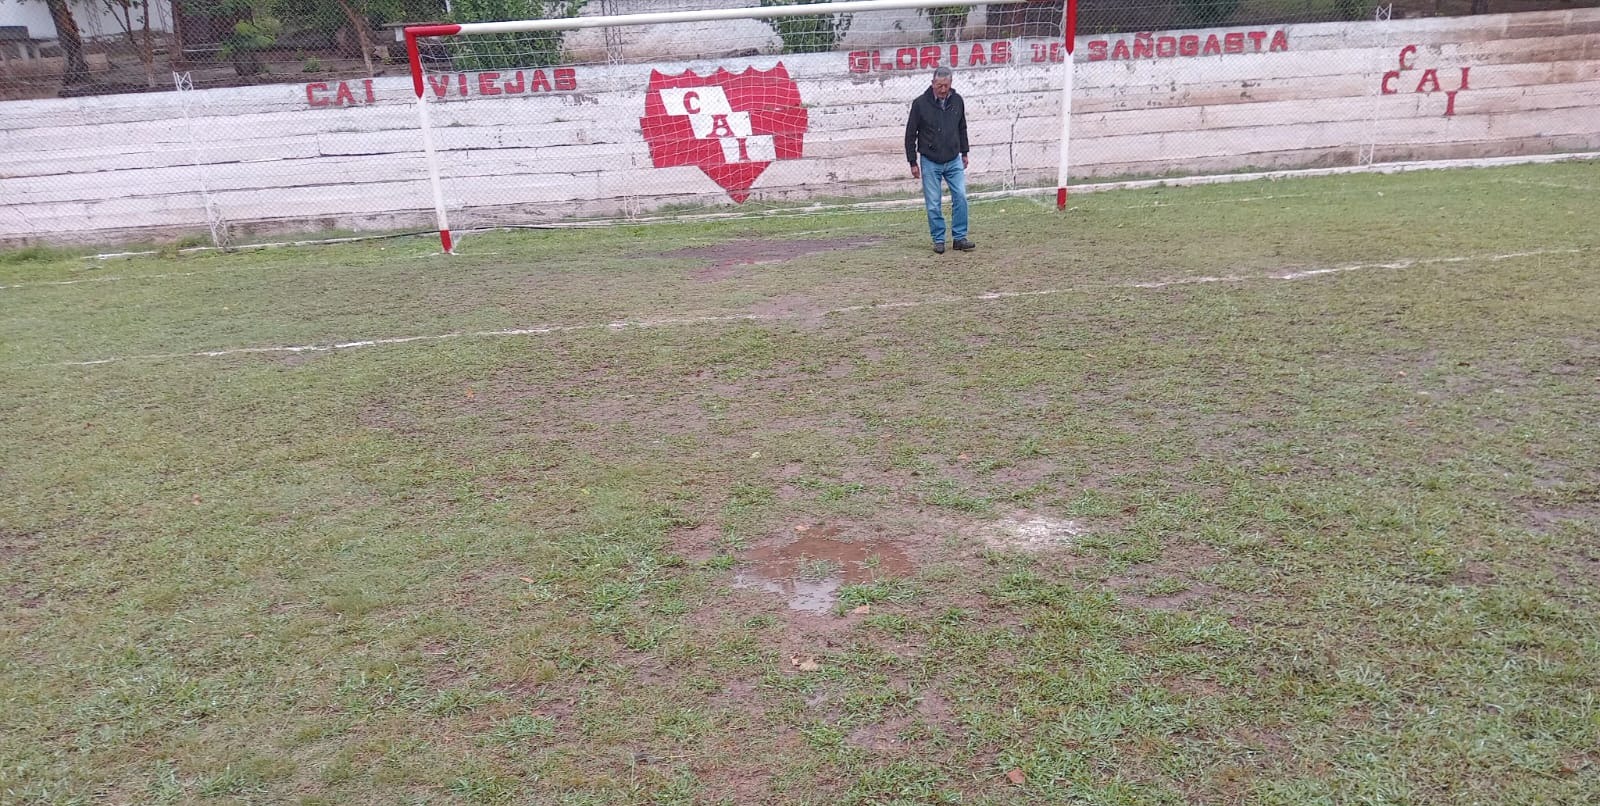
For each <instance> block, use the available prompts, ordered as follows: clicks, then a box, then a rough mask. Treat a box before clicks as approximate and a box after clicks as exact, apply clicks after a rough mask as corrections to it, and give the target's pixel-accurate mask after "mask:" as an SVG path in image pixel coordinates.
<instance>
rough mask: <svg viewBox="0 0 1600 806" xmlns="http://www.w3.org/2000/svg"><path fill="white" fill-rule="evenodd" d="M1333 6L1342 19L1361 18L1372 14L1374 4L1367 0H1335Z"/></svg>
mask: <svg viewBox="0 0 1600 806" xmlns="http://www.w3.org/2000/svg"><path fill="white" fill-rule="evenodd" d="M1333 8H1334V10H1335V11H1337V12H1338V14H1339V19H1341V20H1359V19H1362V18H1365V17H1369V16H1370V13H1369V11H1370V9H1371V8H1372V6H1370V5H1369V4H1367V3H1366V2H1365V0H1333Z"/></svg>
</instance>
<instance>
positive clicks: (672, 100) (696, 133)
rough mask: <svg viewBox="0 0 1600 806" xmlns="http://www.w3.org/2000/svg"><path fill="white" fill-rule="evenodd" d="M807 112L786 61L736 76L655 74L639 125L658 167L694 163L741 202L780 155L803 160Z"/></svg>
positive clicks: (720, 72) (721, 72)
mask: <svg viewBox="0 0 1600 806" xmlns="http://www.w3.org/2000/svg"><path fill="white" fill-rule="evenodd" d="M807 121H808V117H807V115H806V110H805V109H803V108H801V106H800V89H799V88H798V87H796V86H795V83H794V79H792V78H790V77H789V71H788V70H785V69H784V67H783V63H782V62H779V63H778V65H777V66H775V67H773V68H772V69H771V70H757V69H755V68H753V67H750V68H746V69H745V71H744V72H743V73H739V74H737V75H735V74H733V73H730V72H728V71H727V70H725V69H722V68H718V69H717V72H715V73H712V74H711V75H709V76H697V75H695V74H694V71H692V70H685V71H684V72H683V73H681V74H679V75H675V76H669V75H665V74H663V73H660V72H657V71H655V70H651V71H650V90H649V92H648V93H646V95H645V101H644V117H642V118H640V119H639V128H640V130H641V131H643V132H644V139H645V142H646V143H648V144H649V145H650V159H651V161H652V162H654V163H655V166H656V167H657V168H670V167H674V166H678V165H693V166H695V167H698V168H699V169H700V170H702V171H705V173H706V176H709V177H711V181H713V182H716V183H717V184H718V185H721V186H722V188H723V190H726V191H728V195H729V196H730V197H732V198H733V200H734V201H736V202H741V203H742V202H743V201H744V200H745V199H747V198H749V197H750V187H751V186H752V185H754V184H755V182H756V178H757V177H759V176H761V173H762V172H763V171H765V170H766V169H767V166H768V165H771V164H772V162H773V161H774V160H792V159H799V158H800V152H801V150H802V149H803V148H804V145H805V134H806V127H807Z"/></svg>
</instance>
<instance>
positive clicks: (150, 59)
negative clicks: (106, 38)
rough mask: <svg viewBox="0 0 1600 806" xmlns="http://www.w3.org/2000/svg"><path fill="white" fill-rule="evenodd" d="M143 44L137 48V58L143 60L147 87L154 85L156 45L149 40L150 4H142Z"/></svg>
mask: <svg viewBox="0 0 1600 806" xmlns="http://www.w3.org/2000/svg"><path fill="white" fill-rule="evenodd" d="M143 33H144V43H143V47H140V48H139V57H140V58H142V59H144V80H145V82H146V83H147V85H148V86H150V87H154V86H155V85H156V45H155V42H154V41H153V40H151V38H150V4H149V3H148V2H146V3H145V4H144V30H143Z"/></svg>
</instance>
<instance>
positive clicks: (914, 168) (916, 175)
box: [911, 162, 922, 179]
mask: <svg viewBox="0 0 1600 806" xmlns="http://www.w3.org/2000/svg"><path fill="white" fill-rule="evenodd" d="M911 178H912V179H921V178H922V166H921V165H918V164H916V163H915V162H913V163H911Z"/></svg>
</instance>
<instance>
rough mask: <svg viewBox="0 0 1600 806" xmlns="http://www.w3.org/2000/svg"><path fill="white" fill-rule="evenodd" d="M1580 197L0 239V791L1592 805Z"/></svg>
mask: <svg viewBox="0 0 1600 806" xmlns="http://www.w3.org/2000/svg"><path fill="white" fill-rule="evenodd" d="M1597 188H1600V166H1597V165H1593V164H1571V165H1562V166H1542V167H1527V168H1517V169H1497V170H1487V171H1471V172H1451V173H1428V174H1412V175H1407V176H1396V177H1383V176H1360V177H1346V178H1335V179H1321V180H1304V181H1294V182H1279V183H1258V184H1249V185H1233V186H1226V187H1214V188H1194V189H1181V190H1175V189H1172V190H1159V191H1145V192H1130V193H1116V194H1104V195H1095V196H1087V197H1083V198H1081V199H1079V200H1078V201H1077V202H1076V207H1075V209H1074V210H1072V211H1071V213H1070V214H1069V215H1067V216H1065V217H1060V216H1057V215H1055V214H1054V213H1053V212H1051V211H1049V210H1048V209H1046V208H1045V207H1044V206H1041V205H1039V204H1035V203H1032V202H1026V201H1008V202H1004V203H987V204H982V205H978V206H976V207H975V222H976V227H975V231H974V237H975V238H977V239H978V240H979V249H978V251H976V252H974V253H972V254H964V255H945V256H943V257H937V256H934V255H933V254H932V253H931V252H930V251H928V249H927V248H926V244H924V243H923V240H924V239H925V235H924V234H922V230H921V223H920V222H919V221H918V215H917V214H916V213H914V212H906V213H900V212H896V213H886V214H879V215H872V216H867V215H839V216H830V217H819V218H804V219H792V220H770V221H759V222H739V223H727V224H717V225H693V226H688V225H684V226H677V225H662V226H650V227H638V228H619V229H614V230H606V231H583V232H564V233H548V232H544V233H535V234H508V235H484V236H479V237H475V238H470V239H468V240H467V241H466V242H465V244H464V245H463V247H462V254H460V255H458V256H454V257H445V256H440V255H436V254H433V253H432V250H433V246H432V245H431V244H430V243H429V242H427V241H426V240H422V239H418V240H414V241H407V240H396V241H387V242H380V243H378V244H361V245H344V246H331V247H319V248H313V249H293V250H277V251H266V252H259V253H251V254H240V255H221V254H201V255H193V256H186V257H183V258H181V259H157V258H133V259H127V260H118V261H109V262H91V261H87V260H84V259H83V258H80V257H74V256H70V255H65V254H59V253H46V252H32V253H29V255H28V256H24V257H8V258H5V259H0V285H5V286H7V288H5V289H3V290H0V310H3V311H4V316H3V317H0V385H3V388H4V389H5V393H4V394H3V395H0V406H3V413H4V415H5V421H6V423H7V428H6V429H4V430H3V431H0V454H3V455H4V456H5V457H6V461H5V464H4V467H3V469H0V492H3V493H4V495H0V560H3V561H4V562H3V563H0V596H3V599H0V606H3V608H4V611H3V614H0V616H3V617H0V701H3V704H4V710H5V713H6V723H7V730H6V731H5V732H3V733H0V801H4V802H8V803H9V802H18V803H22V802H46V803H74V802H81V803H89V802H138V803H187V802H207V801H216V802H232V801H239V800H244V801H259V802H302V803H375V804H376V803H397V802H402V803H403V802H433V803H515V802H539V803H572V804H579V803H608V804H610V803H647V802H650V803H741V804H742V803H755V802H777V801H782V802H793V803H860V804H867V803H894V802H898V803H938V802H957V801H959V802H963V803H980V804H981V803H1060V802H1086V803H1103V804H1146V803H1151V804H1153V803H1175V802H1194V803H1201V802H1204V803H1221V802H1229V803H1232V802H1249V803H1282V804H1315V803H1330V804H1331V803H1357V802H1371V803H1377V802H1388V803H1434V804H1455V803H1469V802H1480V803H1529V804H1533V803H1541V804H1542V803H1580V802H1584V801H1585V800H1587V799H1589V798H1590V794H1591V793H1593V792H1595V791H1600V755H1597V754H1596V752H1595V750H1594V748H1595V747H1597V746H1600V703H1597V700H1596V697H1595V694H1594V686H1593V681H1595V680H1596V679H1600V630H1597V627H1596V623H1597V620H1596V615H1597V614H1596V605H1597V601H1600V486H1597V483H1596V479H1597V478H1600V459H1597V457H1600V445H1597V444H1596V442H1597V439H1596V436H1597V431H1596V427H1595V423H1596V422H1600V337H1597V336H1596V334H1600V278H1597V276H1596V274H1595V272H1594V271H1593V265H1594V261H1595V256H1596V254H1597V252H1600V231H1597V230H1596V229H1595V228H1594V226H1593V222H1594V221H1596V220H1600V194H1597V193H1595V192H1594V191H1595V190H1596V189H1597ZM885 235H887V237H883V236H885ZM759 240H765V241H785V240H793V241H802V242H805V243H807V244H815V243H816V242H818V241H830V240H832V241H850V242H853V243H856V244H857V245H856V246H854V247H852V248H850V249H846V250H818V249H812V248H806V249H797V250H796V253H795V254H794V255H793V256H792V257H791V258H789V259H787V260H778V262H768V261H771V260H774V259H775V258H773V256H772V252H773V250H772V249H769V248H766V247H763V248H759V249H757V248H753V247H750V246H749V243H748V242H752V241H759ZM741 241H742V242H746V244H745V245H744V246H742V247H740V248H739V249H732V248H730V247H728V246H727V244H729V243H730V242H741ZM697 249H701V250H710V251H708V252H703V253H702V252H696V251H695V250H697ZM741 250H743V251H741ZM745 253H749V254H755V255H760V256H763V257H762V259H761V262H757V263H741V262H739V260H737V259H735V258H736V257H737V255H739V254H745ZM706 255H709V256H706ZM730 255H733V256H734V257H732V258H730V257H729V256H730ZM710 269H715V270H714V271H712V270H710ZM1325 269H1349V270H1347V271H1338V272H1329V273H1313V272H1322V270H1325ZM1294 272H1300V273H1302V274H1301V275H1300V279H1295V280H1285V279H1271V278H1274V277H1281V276H1284V275H1289V274H1291V273H1294ZM90 277H93V278H95V279H96V281H95V282H82V283H74V284H71V285H59V284H55V283H59V282H61V281H66V280H74V279H85V278H90ZM1216 278H1225V279H1216ZM996 292H1005V293H996ZM868 305H877V306H878V307H863V306H868ZM621 322H633V323H650V324H649V325H648V326H645V325H638V324H635V325H616V326H611V324H610V323H621ZM527 328H535V329H541V332H538V333H523V334H505V333H503V332H502V333H500V334H499V335H470V334H473V333H480V332H489V331H496V332H500V331H506V330H510V329H527ZM563 328H567V329H563ZM445 334H464V335H457V336H454V337H450V338H438V339H430V340H423V341H412V342H404V343H391V344H384V345H379V346H370V347H362V348H346V349H336V350H325V351H309V352H271V351H268V352H259V353H231V354H227V355H220V356H212V357H192V356H191V357H183V356H187V355H188V354H191V353H197V352H202V351H216V350H232V349H239V348H270V347H277V346H287V345H328V344H333V343H337V342H350V341H358V340H368V339H383V338H401V337H412V336H441V335H445ZM103 359H120V360H116V361H113V362H111V363H104V364H93V365H87V366H82V365H69V362H83V361H93V360H103ZM1002 522H1003V523H1010V524H1012V528H1014V529H1015V528H1018V525H1019V524H1055V526H1052V527H1049V530H1050V535H1051V539H1049V540H1043V541H1039V542H1036V543H1029V542H1028V541H1027V540H1022V539H1019V538H1016V537H1015V536H1013V537H1012V538H1011V539H1009V540H997V539H994V534H995V533H994V530H995V529H996V528H997V526H996V524H999V523H1002ZM817 524H826V526H825V527H823V526H814V525H817ZM1066 524H1070V529H1069V528H1067V526H1066ZM799 527H804V528H799ZM1030 528H1031V527H1030ZM1037 528H1041V529H1043V528H1045V527H1042V526H1041V527H1037ZM801 533H804V534H806V535H809V536H810V537H811V539H817V537H818V535H819V534H825V535H826V537H827V539H830V540H835V541H837V542H840V543H843V544H848V545H849V546H851V547H852V548H853V551H854V552H855V553H853V554H850V555H849V556H851V557H866V558H869V559H863V560H860V561H859V562H855V561H852V562H855V565H859V566H860V568H859V569H858V570H859V571H860V572H861V573H862V574H863V576H862V577H861V578H860V579H859V581H852V582H850V583H849V584H842V585H840V586H839V588H838V590H837V594H836V595H837V602H836V606H835V607H834V608H833V609H831V610H829V611H827V612H823V613H817V612H809V611H807V612H801V611H794V610H790V609H789V607H788V603H787V602H786V601H785V600H784V598H783V597H782V596H777V595H774V594H772V593H770V592H768V591H766V590H763V589H760V588H746V587H736V586H735V584H734V580H735V575H736V574H737V573H739V572H740V569H741V568H742V567H744V566H745V564H747V563H749V562H751V559H750V558H751V557H753V556H755V554H756V553H757V552H761V551H767V550H772V549H774V548H775V547H782V546H785V545H790V544H791V543H792V542H793V541H796V540H797V536H798V535H800V534H801ZM861 544H864V547H863V545H861ZM890 549H892V551H890ZM830 556H831V555H830ZM891 556H892V557H894V558H895V560H894V563H893V568H890V567H889V566H890V564H889V563H887V562H884V561H883V560H882V559H881V558H883V557H891ZM808 559H809V564H807V565H805V566H803V567H801V568H800V569H799V572H798V573H797V575H796V576H797V577H805V578H808V579H823V578H827V577H829V576H830V575H835V574H839V573H843V572H844V571H845V570H847V568H855V565H851V564H849V563H841V562H837V561H830V560H828V559H827V557H826V556H824V555H822V554H811V555H808ZM752 748H760V749H761V751H760V752H751V749H752ZM1013 770H1016V771H1020V772H1018V773H1017V774H1016V775H1015V776H1014V777H1015V778H1016V779H1019V780H1020V781H1021V783H1014V782H1013V780H1012V779H1011V778H1008V776H1007V773H1008V772H1011V771H1013Z"/></svg>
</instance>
